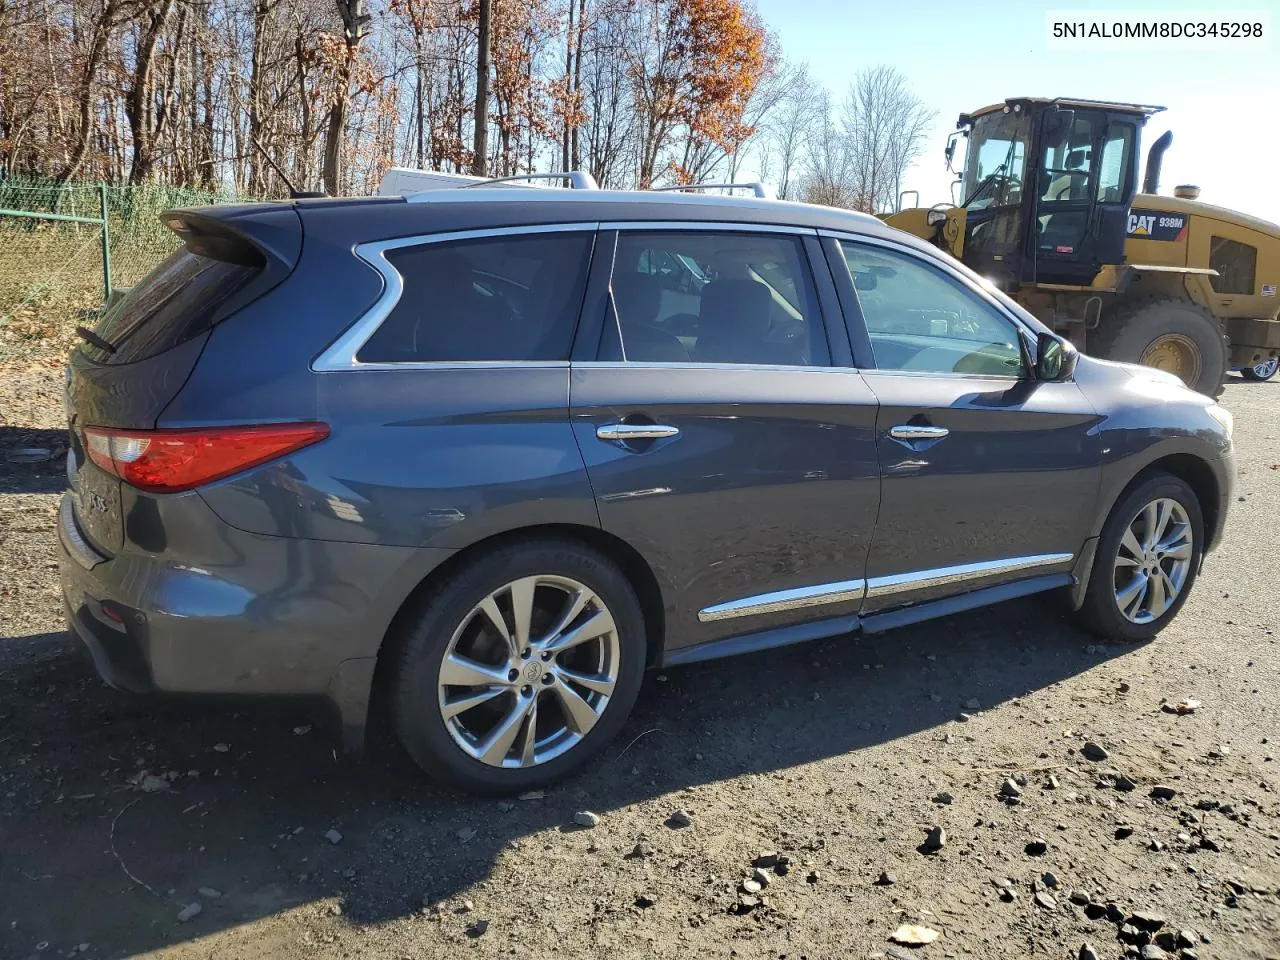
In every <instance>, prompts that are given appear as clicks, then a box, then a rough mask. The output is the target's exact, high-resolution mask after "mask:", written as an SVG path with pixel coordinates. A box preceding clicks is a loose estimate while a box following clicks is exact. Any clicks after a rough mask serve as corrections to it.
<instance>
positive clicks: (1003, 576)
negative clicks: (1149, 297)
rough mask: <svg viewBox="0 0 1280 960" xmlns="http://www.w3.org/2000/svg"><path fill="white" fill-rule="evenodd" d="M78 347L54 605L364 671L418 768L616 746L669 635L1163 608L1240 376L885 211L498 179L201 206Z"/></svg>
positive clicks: (474, 781) (190, 642)
mask: <svg viewBox="0 0 1280 960" xmlns="http://www.w3.org/2000/svg"><path fill="white" fill-rule="evenodd" d="M164 219H165V222H166V223H167V224H168V226H169V227H170V228H171V229H172V230H174V231H175V232H176V233H177V234H178V235H179V236H180V237H181V239H182V241H183V246H182V248H181V249H180V250H179V251H178V252H177V253H175V254H174V255H173V256H171V257H170V258H169V259H168V260H166V261H165V262H164V263H162V264H161V265H160V266H159V267H157V268H156V269H155V271H154V272H153V273H152V274H151V275H150V276H149V277H148V278H147V279H146V280H145V281H143V282H142V283H141V284H139V285H138V286H137V287H136V288H134V289H133V290H132V291H131V292H130V293H129V295H128V296H127V297H126V298H124V299H123V300H122V301H120V302H119V303H117V304H115V305H113V306H112V307H111V308H110V309H109V310H108V311H107V312H106V313H104V315H103V316H102V318H101V319H100V321H99V322H98V324H97V326H96V328H95V329H94V330H85V331H83V336H84V338H85V342H84V343H83V344H82V345H81V346H80V347H79V348H78V349H77V350H76V351H75V352H74V354H73V356H72V358H71V363H70V369H69V371H68V374H67V409H68V413H69V418H70V426H71V437H72V452H71V455H70V457H69V461H68V473H69V476H70V481H71V483H70V486H71V489H70V492H69V493H68V494H67V495H66V497H65V499H64V502H63V504H62V511H61V518H60V534H61V542H62V548H63V562H62V584H63V591H64V595H65V599H66V613H67V617H68V619H69V622H70V624H71V626H72V628H73V629H74V631H75V632H76V633H77V634H78V635H79V637H80V638H81V639H82V640H83V642H84V644H85V645H86V646H87V647H88V649H89V651H90V652H91V653H92V656H93V658H94V661H95V662H96V665H97V669H98V670H99V672H100V673H101V674H102V676H103V677H104V678H106V680H107V681H108V682H109V683H111V684H113V685H115V686H118V687H122V688H126V689H130V690H136V691H153V690H158V691H173V692H183V693H210V694H212V693H219V694H221V693H232V694H271V695H322V696H325V697H327V698H328V700H329V701H330V702H332V704H334V705H335V706H336V707H337V712H338V715H339V716H340V718H341V723H342V726H343V731H344V740H345V743H346V746H347V747H348V748H352V749H358V748H359V746H360V745H361V743H362V741H363V738H364V731H365V726H366V720H367V718H368V716H369V714H370V705H371V703H372V704H373V705H374V706H378V705H379V704H380V705H381V706H383V707H385V708H386V709H388V710H389V713H390V715H391V717H392V718H393V720H394V724H395V727H396V730H397V731H398V735H399V737H400V739H401V741H402V742H403V744H404V746H405V748H406V749H407V750H408V752H409V753H410V754H411V755H412V756H413V758H414V759H415V760H416V761H417V762H418V763H419V764H420V765H421V766H422V767H423V768H424V769H425V770H426V771H427V772H428V773H430V774H431V775H433V776H435V777H438V778H440V779H441V780H444V781H446V782H448V783H450V784H453V785H456V786H459V787H462V788H466V789H471V790H478V791H488V792H502V791H514V790H524V789H529V788H531V787H534V786H537V785H540V784H544V783H547V782H549V781H551V780H553V779H555V778H557V777H560V776H562V775H564V774H565V773H567V772H568V771H570V770H572V769H573V768H575V767H577V766H579V765H580V764H582V763H583V762H584V761H586V760H588V759H589V758H590V757H591V756H592V755H593V754H595V753H597V752H598V751H599V750H600V749H601V747H603V746H604V745H605V744H606V743H607V742H608V741H609V739H610V738H611V737H613V736H614V735H615V734H616V733H617V731H618V730H619V728H620V727H621V726H622V724H623V722H624V721H625V720H626V717H627V714H628V712H629V711H630V709H631V707H632V705H633V703H634V701H635V699H636V695H637V691H638V689H639V687H640V683H641V678H642V676H643V674H644V672H645V669H646V668H647V667H654V666H674V665H676V664H683V663H689V662H692V661H696V660H705V659H708V658H712V657H720V656H725V655H729V654H736V653H744V652H748V651H753V650H761V649H764V648H767V647H776V646H781V645H786V644H793V643H798V642H801V641H805V640H812V639H815V638H819V637H829V636H833V635H849V637H850V640H849V642H851V643H856V642H857V639H856V635H857V633H858V632H859V631H861V632H874V631H880V630H885V629H887V628H890V627H896V626H902V625H904V624H910V623H915V622H918V621H921V620H925V619H928V618H930V617H937V616H942V615H945V614H951V613H955V612H956V611H960V610H966V609H971V608H974V607H980V606H983V605H986V604H991V603H996V602H999V601H1002V600H1007V599H1009V598H1012V597H1020V596H1024V595H1027V594H1032V593H1037V592H1041V591H1053V590H1056V591H1060V592H1062V593H1063V595H1064V596H1065V597H1066V598H1067V600H1068V601H1069V604H1070V606H1071V607H1073V608H1074V609H1075V610H1076V611H1078V615H1079V617H1080V618H1081V620H1082V621H1083V623H1084V624H1085V625H1087V626H1088V628H1090V629H1092V630H1093V631H1095V632H1097V633H1099V634H1101V635H1104V636H1106V637H1111V638H1115V639H1118V640H1145V639H1148V638H1150V637H1151V636H1153V635H1154V634H1155V633H1156V632H1157V631H1159V630H1160V629H1161V628H1162V627H1163V626H1164V625H1165V624H1167V623H1168V622H1169V620H1170V619H1171V618H1172V617H1173V616H1174V615H1175V614H1176V613H1177V612H1178V610H1179V608H1180V607H1181V606H1182V604H1183V602H1184V601H1185V600H1186V598H1187V594H1188V593H1189V592H1190V590H1191V587H1192V584H1193V583H1194V582H1195V578H1196V575H1197V572H1198V571H1199V568H1200V565H1201V561H1202V559H1203V557H1204V554H1205V553H1206V551H1209V550H1211V549H1212V548H1213V547H1214V545H1215V543H1216V541H1217V540H1218V538H1219V536H1220V535H1221V532H1222V528H1223V521H1224V516H1225V513H1226V509H1227V504H1228V502H1229V501H1230V499H1231V487H1232V482H1233V475H1234V467H1233V463H1232V448H1231V440H1230V432H1231V418H1230V416H1229V414H1227V412H1226V411H1225V410H1223V409H1222V408H1221V407H1219V406H1218V405H1217V404H1215V403H1214V402H1213V401H1212V400H1210V399H1208V398H1206V397H1204V396H1201V395H1199V394H1196V393H1193V392H1191V391H1190V390H1187V389H1185V388H1184V387H1183V386H1181V384H1180V383H1178V382H1177V381H1176V380H1175V379H1174V378H1172V377H1170V376H1168V375H1164V374H1160V373H1158V372H1156V371H1152V370H1147V369H1145V368H1141V367H1136V366H1130V365H1123V364H1116V363H1106V362H1103V361H1099V360H1094V359H1091V358H1088V357H1083V356H1078V355H1077V354H1076V353H1075V352H1074V351H1073V349H1072V348H1071V346H1070V345H1069V344H1068V343H1067V342H1065V341H1064V340H1062V339H1060V338H1058V337H1056V336H1054V335H1053V334H1052V333H1051V332H1049V331H1048V330H1047V329H1045V328H1044V327H1043V326H1041V325H1040V324H1039V323H1038V322H1037V321H1036V320H1035V319H1034V318H1032V317H1031V316H1030V315H1029V314H1027V313H1026V312H1025V311H1023V310H1022V309H1020V308H1019V307H1018V306H1016V305H1015V304H1014V303H1013V302H1012V301H1010V300H1009V299H1008V298H1006V297H1005V296H1003V295H1002V294H1000V293H998V292H997V291H995V290H994V289H992V288H991V286H990V285H989V284H987V283H985V282H984V281H983V280H982V279H981V278H979V277H978V276H976V275H974V274H973V273H971V272H969V271H968V270H966V269H965V268H964V267H963V266H961V265H959V264H958V263H956V262H955V261H953V260H951V259H949V258H947V257H946V256H945V255H944V254H942V253H940V252H939V251H938V250H937V249H935V248H933V247H931V246H929V245H928V244H926V243H923V242H921V241H918V240H916V239H914V238H912V237H910V236H907V235H906V234H904V233H901V232H899V231H897V230H894V229H892V228H890V227H887V226H885V225H884V224H882V223H881V222H879V221H878V220H876V219H874V218H871V217H868V216H863V215H859V214H855V213H849V212H846V211H842V210H834V209H827V208H823V207H816V206H807V205H802V204H794V203H785V202H778V201H772V200H764V199H755V198H733V197H727V196H704V195H696V194H671V193H659V192H608V191H599V190H548V189H513V188H510V187H506V188H501V189H499V188H489V187H485V188H481V189H459V190H451V191H440V192H434V193H429V194H421V195H415V196H411V197H409V198H407V199H405V198H401V197H396V198H391V197H386V198H371V199H359V200H353V199H348V200H336V199H314V200H297V201H293V202H288V203H273V204H261V205H253V206H242V207H222V208H202V209H199V210H176V211H172V212H170V213H168V214H166V215H165V216H164Z"/></svg>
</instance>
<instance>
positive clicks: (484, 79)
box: [471, 0, 493, 177]
mask: <svg viewBox="0 0 1280 960" xmlns="http://www.w3.org/2000/svg"><path fill="white" fill-rule="evenodd" d="M492 13H493V0H480V24H479V34H478V37H477V42H476V109H475V138H474V141H473V144H472V148H471V154H472V156H471V172H472V173H473V174H475V175H476V176H477V177H483V176H484V175H485V164H486V162H487V160H488V156H489V46H490V43H489V35H490V31H491V27H490V19H491V17H492Z"/></svg>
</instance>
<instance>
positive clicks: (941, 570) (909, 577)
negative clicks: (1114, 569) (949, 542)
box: [867, 553, 1075, 600]
mask: <svg viewBox="0 0 1280 960" xmlns="http://www.w3.org/2000/svg"><path fill="white" fill-rule="evenodd" d="M1074 558H1075V554H1071V553H1040V554H1034V555H1032V556H1027V557H1006V558H1005V559H1003V560H983V561H980V562H978V563H959V564H955V565H954V566H950V567H936V568H934V569H932V570H917V571H914V572H912V573H895V574H890V575H889V576H884V577H872V578H871V579H869V580H868V581H867V599H868V600H874V599H876V598H878V597H889V596H894V595H895V594H899V593H912V592H914V591H916V590H928V589H931V588H933V587H945V586H949V585H951V584H955V583H963V582H965V581H967V580H981V579H983V578H985V577H992V576H998V575H1000V574H1006V573H1020V572H1022V571H1024V570H1036V569H1038V568H1040V567H1052V566H1057V565H1058V564H1066V563H1070V562H1071V561H1072V560H1073V559H1074Z"/></svg>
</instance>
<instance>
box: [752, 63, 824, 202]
mask: <svg viewBox="0 0 1280 960" xmlns="http://www.w3.org/2000/svg"><path fill="white" fill-rule="evenodd" d="M777 86H778V87H779V88H780V89H781V91H782V95H781V97H780V98H779V101H778V103H777V105H776V106H775V107H774V109H773V110H772V111H771V113H770V115H769V118H768V123H767V124H766V126H765V130H764V134H763V136H762V143H761V148H760V149H761V154H762V158H763V162H762V167H763V168H764V169H762V170H761V173H762V175H765V176H767V177H768V176H772V179H773V181H774V184H775V187H776V190H777V194H778V198H779V199H781V200H793V199H795V195H796V193H797V192H798V182H799V180H800V176H801V173H802V167H803V163H804V159H805V157H806V155H807V153H808V151H809V148H810V145H811V144H810V140H811V138H812V136H813V134H814V132H815V131H816V130H818V129H819V128H820V127H821V126H822V122H823V119H824V116H825V107H826V97H825V94H824V93H823V91H822V89H821V87H820V86H819V85H818V84H817V83H815V82H814V80H813V78H812V77H811V76H810V75H809V65H808V64H807V63H801V64H799V65H797V66H787V67H784V68H783V69H782V70H779V71H778V78H777ZM775 162H776V164H777V172H776V175H773V164H774V163H775Z"/></svg>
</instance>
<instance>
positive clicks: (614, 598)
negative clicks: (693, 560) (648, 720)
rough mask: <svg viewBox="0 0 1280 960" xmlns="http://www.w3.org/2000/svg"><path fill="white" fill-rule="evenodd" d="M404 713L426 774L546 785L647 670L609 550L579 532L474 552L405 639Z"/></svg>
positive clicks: (623, 704)
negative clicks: (582, 539) (581, 539)
mask: <svg viewBox="0 0 1280 960" xmlns="http://www.w3.org/2000/svg"><path fill="white" fill-rule="evenodd" d="M399 642H400V646H399V650H398V654H399V656H398V663H397V665H396V673H397V678H396V679H397V683H396V688H395V717H396V727H397V730H398V732H399V735H400V740H401V742H402V743H403V744H404V747H405V749H406V750H407V751H408V752H409V755H410V756H412V757H413V759H414V760H415V761H417V763H418V765H419V766H421V767H422V768H423V770H425V771H426V772H427V773H428V774H430V775H432V776H433V777H436V778H437V779H440V780H443V781H444V782H446V783H448V784H450V785H452V786H455V787H458V788H461V789H464V790H469V791H472V792H479V793H490V794H494V793H510V792H515V791H520V790H528V789H531V788H533V787H538V786H543V785H546V784H548V783H550V782H552V781H554V780H556V779H559V778H560V777H562V776H564V775H566V774H567V773H569V772H571V771H573V770H575V769H577V768H578V767H580V766H581V765H582V764H584V763H586V762H587V761H588V760H589V759H591V757H592V756H594V755H595V754H596V753H598V752H599V751H600V750H601V749H602V748H603V747H604V746H605V745H606V744H607V743H608V742H609V740H610V739H612V737H613V736H614V735H615V734H616V733H617V732H618V730H619V729H620V728H621V727H622V724H623V722H624V721H625V720H626V718H627V714H628V713H630V712H631V708H632V706H633V705H634V703H635V700H636V695H637V693H638V692H639V689H640V680H641V676H642V674H643V672H644V667H645V656H646V640H645V626H644V617H643V614H642V612H641V609H640V604H639V601H638V600H637V599H636V595H635V592H634V591H633V590H632V588H631V585H630V583H629V582H628V581H627V579H626V577H625V576H624V575H623V574H622V572H621V571H620V570H619V569H618V568H617V567H616V566H615V565H614V564H612V563H611V562H610V561H609V560H608V559H607V558H606V557H604V556H602V555H601V554H599V553H597V552H596V551H594V550H592V549H590V548H588V547H586V546H585V545H580V544H577V543H573V542H571V541H559V540H547V541H533V542H527V543H519V544H512V545H509V546H507V547H503V548H500V549H498V550H495V551H492V552H488V553H485V554H484V555H482V556H479V557H476V558H475V559H474V560H473V561H472V562H470V563H468V564H466V565H465V566H463V567H462V568H461V569H459V570H458V571H456V572H455V573H454V574H453V575H452V576H451V577H449V578H448V579H447V580H446V581H444V582H443V583H441V584H439V585H438V586H437V587H436V588H435V589H434V590H433V591H432V592H431V593H430V595H429V596H427V597H426V598H424V599H423V601H422V603H421V604H420V605H419V607H418V613H417V615H416V616H413V617H411V618H410V619H409V621H408V622H407V623H406V625H405V627H404V630H403V633H402V635H401V637H400V638H399Z"/></svg>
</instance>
